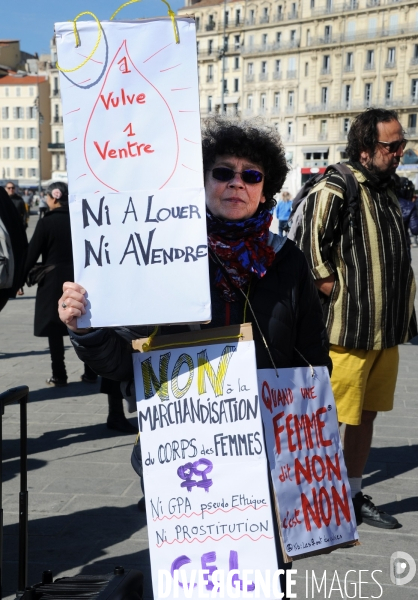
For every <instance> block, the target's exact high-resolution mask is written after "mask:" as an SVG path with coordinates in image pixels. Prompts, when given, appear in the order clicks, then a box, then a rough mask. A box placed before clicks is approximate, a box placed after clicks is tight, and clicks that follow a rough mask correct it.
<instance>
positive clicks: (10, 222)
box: [0, 187, 28, 298]
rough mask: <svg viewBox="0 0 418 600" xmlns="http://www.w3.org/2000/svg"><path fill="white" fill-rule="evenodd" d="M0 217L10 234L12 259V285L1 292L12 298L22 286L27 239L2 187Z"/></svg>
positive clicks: (11, 203)
mask: <svg viewBox="0 0 418 600" xmlns="http://www.w3.org/2000/svg"><path fill="white" fill-rule="evenodd" d="M22 202H23V201H22ZM0 218H1V220H2V221H3V223H4V226H5V227H6V230H7V233H8V234H9V236H10V243H11V244H12V250H13V259H14V275H13V285H12V287H11V288H8V289H7V290H2V293H3V294H7V297H8V298H14V296H16V292H17V290H18V289H19V288H20V287H22V286H23V283H24V281H25V278H24V267H25V261H26V254H27V251H28V240H27V237H26V233H25V230H24V228H23V224H22V221H21V219H19V216H18V215H17V213H16V209H15V207H14V204H13V202H12V200H11V199H10V197H9V194H8V193H7V192H6V190H5V189H4V188H3V187H0Z"/></svg>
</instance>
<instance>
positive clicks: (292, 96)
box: [287, 90, 295, 108]
mask: <svg viewBox="0 0 418 600" xmlns="http://www.w3.org/2000/svg"><path fill="white" fill-rule="evenodd" d="M294 105H295V92H294V91H293V90H290V91H289V92H287V106H288V107H289V108H293V107H294Z"/></svg>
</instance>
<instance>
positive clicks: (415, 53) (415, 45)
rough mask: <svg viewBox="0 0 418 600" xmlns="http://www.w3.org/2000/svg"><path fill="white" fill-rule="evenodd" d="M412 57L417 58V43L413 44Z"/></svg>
mask: <svg viewBox="0 0 418 600" xmlns="http://www.w3.org/2000/svg"><path fill="white" fill-rule="evenodd" d="M414 58H418V44H414Z"/></svg>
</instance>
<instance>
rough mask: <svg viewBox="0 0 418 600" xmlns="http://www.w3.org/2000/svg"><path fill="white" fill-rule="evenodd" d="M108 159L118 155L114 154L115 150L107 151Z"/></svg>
mask: <svg viewBox="0 0 418 600" xmlns="http://www.w3.org/2000/svg"><path fill="white" fill-rule="evenodd" d="M108 157H109V158H117V157H118V155H117V153H116V150H109V153H108Z"/></svg>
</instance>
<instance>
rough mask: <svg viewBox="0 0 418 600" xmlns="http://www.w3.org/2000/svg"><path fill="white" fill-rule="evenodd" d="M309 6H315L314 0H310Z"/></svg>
mask: <svg viewBox="0 0 418 600" xmlns="http://www.w3.org/2000/svg"><path fill="white" fill-rule="evenodd" d="M311 8H315V0H311Z"/></svg>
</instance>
